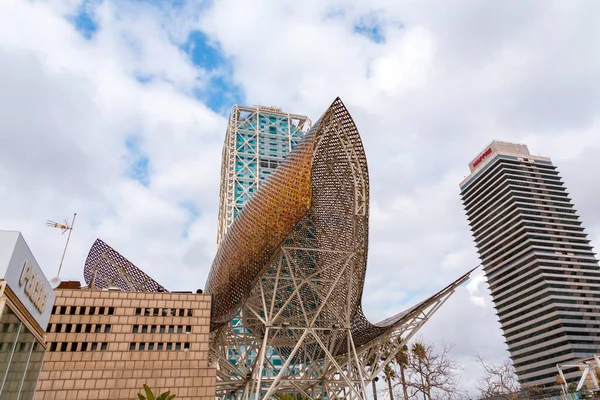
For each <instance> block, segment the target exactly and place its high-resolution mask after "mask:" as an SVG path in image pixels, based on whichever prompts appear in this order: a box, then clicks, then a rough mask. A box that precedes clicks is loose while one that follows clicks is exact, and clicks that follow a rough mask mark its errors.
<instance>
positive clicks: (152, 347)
mask: <svg viewBox="0 0 600 400" xmlns="http://www.w3.org/2000/svg"><path fill="white" fill-rule="evenodd" d="M152 350H154V343H148V351H152Z"/></svg>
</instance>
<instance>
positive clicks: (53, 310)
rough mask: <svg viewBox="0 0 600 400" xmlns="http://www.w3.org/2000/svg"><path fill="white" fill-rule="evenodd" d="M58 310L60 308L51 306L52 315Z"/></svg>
mask: <svg viewBox="0 0 600 400" xmlns="http://www.w3.org/2000/svg"><path fill="white" fill-rule="evenodd" d="M58 309H60V306H52V314H56V310H58Z"/></svg>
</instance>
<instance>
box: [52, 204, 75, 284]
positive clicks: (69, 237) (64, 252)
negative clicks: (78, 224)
mask: <svg viewBox="0 0 600 400" xmlns="http://www.w3.org/2000/svg"><path fill="white" fill-rule="evenodd" d="M75 217H77V213H74V214H73V221H72V222H71V227H70V228H69V235H68V236H67V243H65V250H64V251H63V254H62V258H61V259H60V265H59V266H58V274H56V276H57V277H60V270H61V269H62V265H63V261H64V260H65V254H67V247H68V246H69V239H71V232H73V225H75Z"/></svg>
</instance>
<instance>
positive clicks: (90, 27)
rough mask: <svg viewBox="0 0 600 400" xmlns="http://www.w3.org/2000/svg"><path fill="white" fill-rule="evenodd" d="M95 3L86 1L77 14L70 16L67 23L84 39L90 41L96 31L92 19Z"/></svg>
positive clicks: (96, 27)
mask: <svg viewBox="0 0 600 400" xmlns="http://www.w3.org/2000/svg"><path fill="white" fill-rule="evenodd" d="M96 4H97V1H92V0H86V1H84V2H83V3H81V6H79V9H78V10H77V14H75V15H74V16H71V18H69V21H71V23H72V24H73V25H74V26H75V29H77V31H78V32H79V33H81V35H83V37H85V38H86V39H91V38H92V37H93V36H94V33H95V32H96V31H97V30H98V24H97V23H96V21H95V19H94V7H95V5H96Z"/></svg>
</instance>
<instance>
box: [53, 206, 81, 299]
mask: <svg viewBox="0 0 600 400" xmlns="http://www.w3.org/2000/svg"><path fill="white" fill-rule="evenodd" d="M75 217H77V213H74V214H73V220H72V221H71V225H69V223H68V222H67V220H66V219H65V222H64V223H62V224H61V223H60V222H55V221H52V220H46V226H49V227H51V228H58V229H60V230H61V231H62V232H61V235H64V234H65V233H66V232H69V234H68V235H67V242H66V243H65V249H64V250H63V254H62V257H61V259H60V264H59V266H58V273H57V274H56V276H55V277H54V278H52V279H50V285H52V288H53V289H56V288H57V287H58V285H60V270H61V269H62V265H63V261H64V260H65V254H67V247H68V246H69V240H70V239H71V232H73V225H75Z"/></svg>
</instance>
